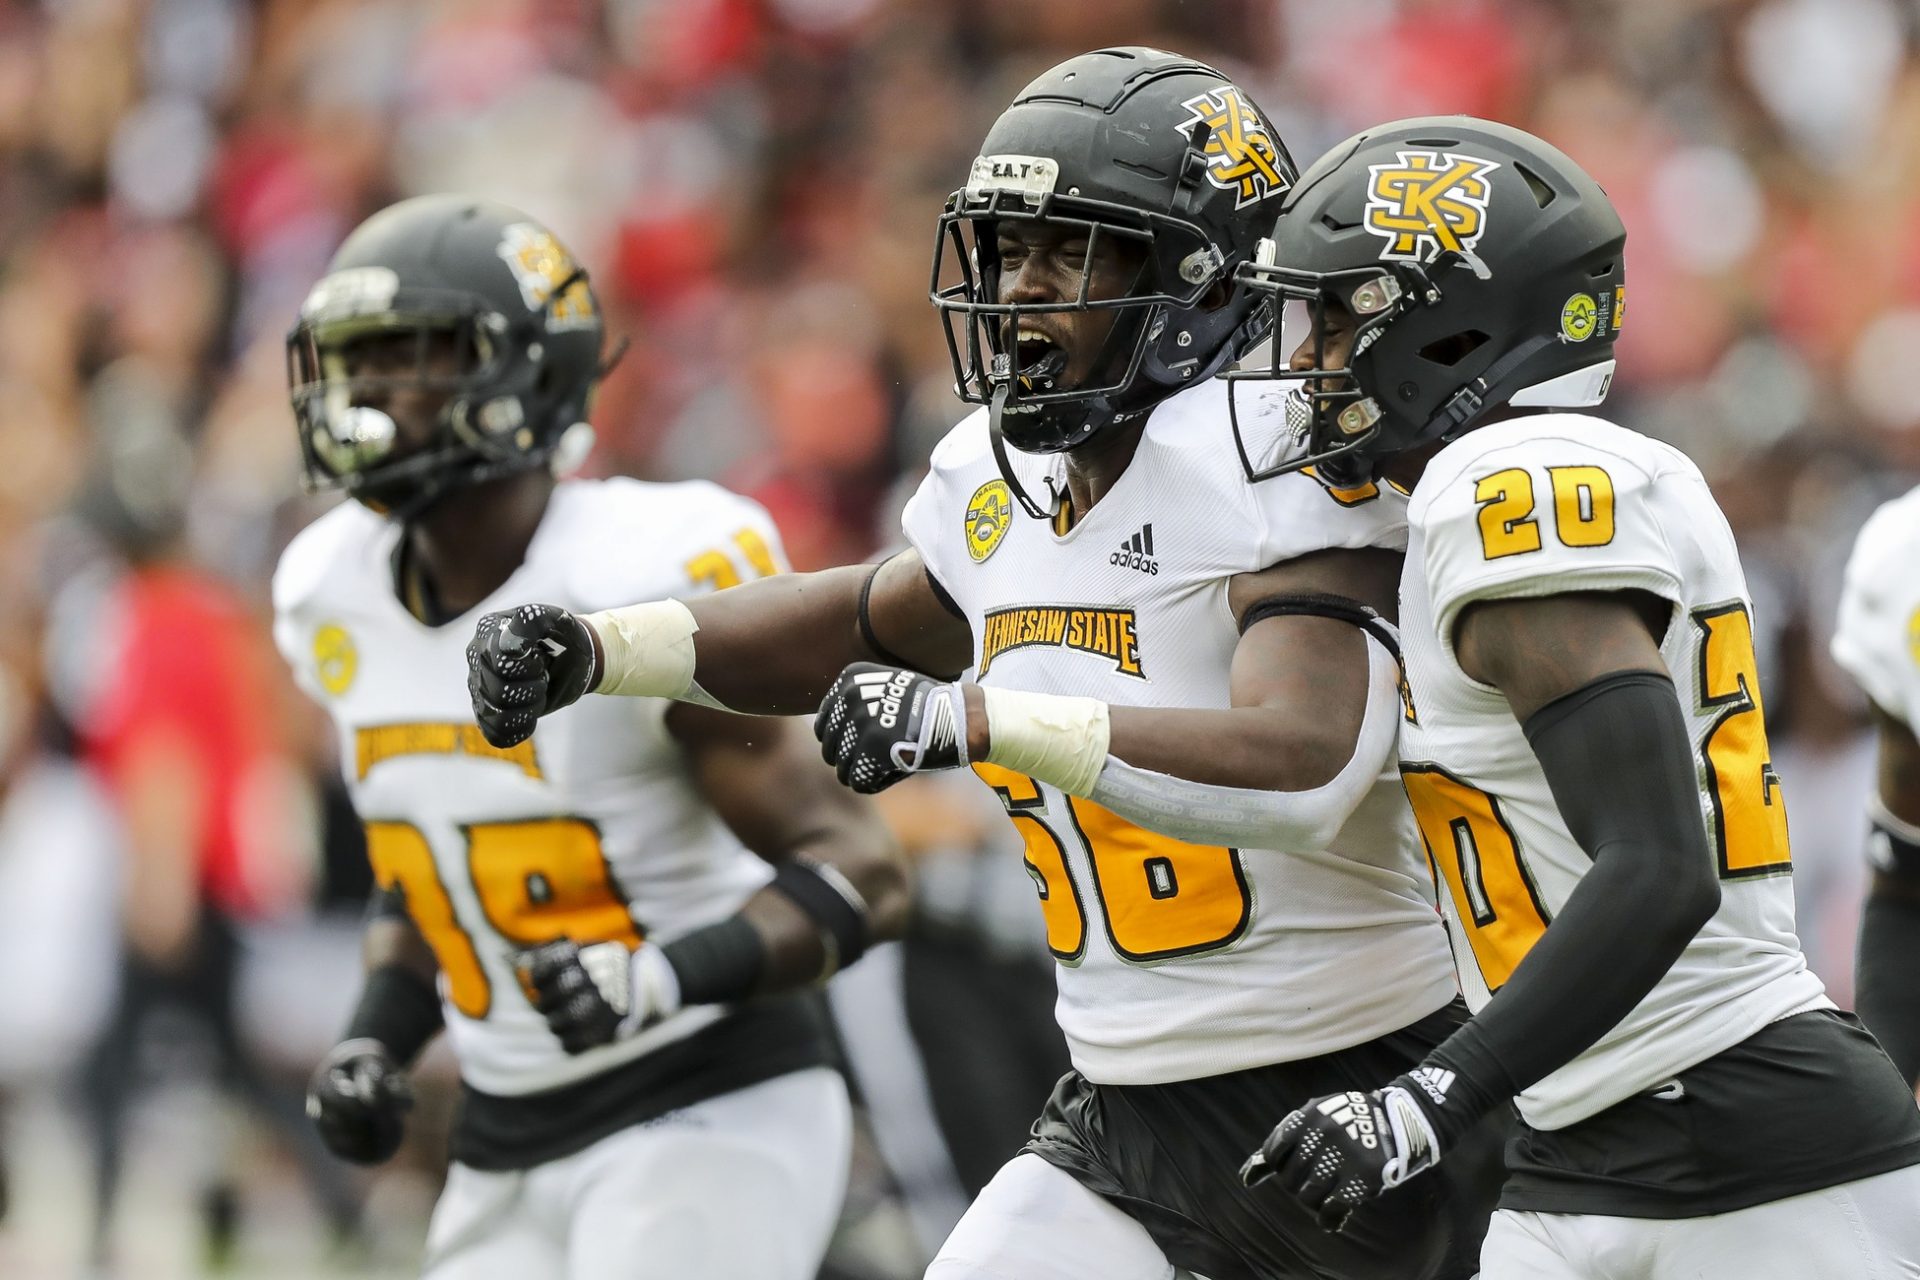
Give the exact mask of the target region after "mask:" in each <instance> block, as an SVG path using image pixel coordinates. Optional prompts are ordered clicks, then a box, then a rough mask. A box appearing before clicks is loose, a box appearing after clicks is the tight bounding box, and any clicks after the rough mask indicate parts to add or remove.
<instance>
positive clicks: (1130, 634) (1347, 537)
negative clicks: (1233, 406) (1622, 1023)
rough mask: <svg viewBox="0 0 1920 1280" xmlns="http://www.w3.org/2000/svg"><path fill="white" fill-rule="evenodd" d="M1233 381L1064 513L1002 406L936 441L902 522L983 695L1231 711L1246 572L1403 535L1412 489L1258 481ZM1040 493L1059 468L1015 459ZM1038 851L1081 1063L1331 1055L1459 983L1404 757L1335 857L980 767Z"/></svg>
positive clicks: (1427, 1009) (1166, 419)
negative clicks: (966, 638)
mask: <svg viewBox="0 0 1920 1280" xmlns="http://www.w3.org/2000/svg"><path fill="white" fill-rule="evenodd" d="M1226 395H1227V384H1226V383H1224V382H1220V381H1212V380H1209V381H1207V382H1204V383H1201V384H1199V385H1197V386H1195V387H1193V388H1191V389H1189V390H1185V391H1182V392H1180V393H1179V394H1177V395H1175V396H1174V397H1172V398H1171V399H1169V400H1167V401H1166V402H1165V403H1163V404H1162V405H1161V406H1160V407H1159V408H1157V409H1156V410H1155V411H1154V413H1153V415H1152V417H1151V418H1150V419H1149V420H1148V423H1147V427H1146V432H1145V436H1144V438H1143V439H1142V440H1141V442H1140V446H1139V451H1138V453H1136V454H1135V455H1134V458H1133V461H1132V463H1131V464H1130V465H1129V466H1128V467H1127V470H1126V472H1125V473H1124V474H1123V475H1122V476H1121V477H1120V480H1119V483H1118V484H1116V485H1115V486H1114V488H1113V490H1112V491H1111V492H1110V493H1108V494H1107V495H1106V496H1105V497H1103V498H1102V499H1101V500H1100V501H1099V503H1098V504H1097V505H1095V506H1094V507H1093V509H1092V510H1090V511H1088V512H1085V513H1084V514H1083V515H1082V516H1081V518H1080V519H1079V521H1078V522H1077V523H1075V524H1074V525H1073V527H1072V528H1071V529H1068V530H1066V531H1064V532H1061V531H1059V530H1058V529H1057V528H1056V527H1055V526H1054V524H1052V523H1051V522H1048V521H1045V520H1036V519H1033V518H1030V517H1029V516H1027V515H1026V514H1025V513H1024V512H1023V511H1021V510H1020V509H1019V507H1018V506H1017V505H1016V503H1015V500H1014V498H1013V496H1012V495H1011V493H1010V492H1009V491H1008V487H1007V485H1006V482H1005V481H1004V480H1002V479H1001V476H1000V472H999V470H998V469H997V468H996V466H995V463H994V459H993V453H992V450H991V448H990V447H989V443H988V436H987V424H986V415H985V413H984V411H983V412H981V413H977V414H975V415H974V416H972V417H971V418H969V419H967V420H966V421H965V422H963V423H961V424H960V425H959V426H957V427H955V428H954V429H953V431H952V433H951V434H949V435H948V436H947V438H946V439H945V440H944V441H942V442H941V444H940V446H939V447H938V448H937V449H935V450H934V454H933V461H932V472H931V474H930V475H928V477H927V478H926V480H925V481H924V482H923V483H922V485H921V487H920V490H919V492H918V493H916V494H915V495H914V497H913V500H912V501H911V502H910V503H909V504H908V506H907V509H906V512H905V515H904V517H903V523H904V524H905V527H906V532H907V536H908V538H909V539H911V541H912V543H913V545H914V546H915V547H916V548H917V549H918V550H919V552H920V554H921V555H922V556H923V557H924V558H925V560H926V563H927V565H928V567H929V568H930V569H931V570H932V572H933V575H934V577H935V578H937V579H938V580H939V582H940V584H941V585H942V586H943V587H945V588H946V589H947V590H948V591H949V592H950V593H951V594H952V595H953V597H954V599H955V601H956V602H958V604H959V605H960V607H961V608H962V609H963V610H964V611H965V613H966V617H967V622H968V624H969V625H970V626H971V627H972V628H973V638H974V643H975V645H976V646H977V648H976V651H975V654H974V658H975V661H974V673H975V678H976V679H977V680H978V681H979V682H980V683H981V684H983V685H990V686H1001V687H1006V688H1013V689H1024V690H1031V691H1036V692H1042V693H1059V694H1079V695H1084V696H1089V697H1095V698H1100V699H1102V700H1104V701H1106V702H1108V703H1112V704H1115V705H1121V706H1148V707H1190V708H1225V707H1227V706H1228V705H1230V698H1229V693H1230V690H1229V683H1228V673H1229V668H1230V666H1231V663H1232V660H1233V651H1234V647H1235V645H1236V644H1237V643H1238V641H1239V631H1238V628H1237V627H1236V626H1235V624H1234V619H1233V614H1232V612H1231V610H1230V609H1229V608H1228V604H1227V584H1228V582H1229V580H1230V579H1232V578H1233V577H1234V576H1235V575H1237V574H1241V573H1246V572H1250V571H1253V570H1257V569H1263V568H1267V567H1269V566H1271V565H1274V564H1277V563H1279V562H1281V561H1284V560H1289V559H1292V558H1294V557H1297V556H1300V555H1303V554H1306V553H1308V552H1312V551H1319V550H1323V549H1327V548H1334V547H1346V548H1357V547H1387V548H1391V549H1393V550H1396V551H1397V550H1399V549H1400V548H1401V547H1402V546H1403V545H1404V541H1405V537H1406V527H1405V506H1406V503H1405V498H1404V497H1403V496H1402V495H1400V494H1398V493H1396V492H1394V491H1393V490H1391V489H1379V488H1375V487H1373V486H1368V487H1367V488H1366V489H1365V490H1360V491H1346V492H1342V493H1335V492H1332V491H1330V490H1328V489H1327V488H1324V487H1323V486H1322V485H1321V484H1320V483H1319V482H1317V481H1316V480H1314V479H1312V478H1310V477H1308V476H1305V475H1292V476H1286V477H1282V478H1279V479H1275V480H1271V481H1267V482H1265V483H1262V484H1258V485H1252V484H1249V483H1248V482H1247V480H1246V478H1245V476H1244V475H1243V474H1242V471H1241V467H1240V463H1239V461H1238V458H1237V455H1236V453H1235V450H1234V444H1233V439H1232V437H1231V435H1230V433H1229V431H1228V421H1227V408H1226ZM1011 457H1012V460H1013V466H1014V467H1015V469H1016V474H1017V475H1018V476H1019V478H1020V481H1021V483H1022V485H1023V486H1024V487H1025V488H1026V489H1027V490H1028V492H1029V493H1032V494H1035V495H1045V494H1047V493H1048V487H1047V477H1048V476H1052V477H1054V478H1055V479H1056V480H1059V479H1060V478H1061V477H1062V475H1063V474H1064V472H1063V468H1064V461H1063V460H1062V459H1059V458H1049V457H1040V456H1032V455H1025V454H1020V453H1013V454H1012V455H1011ZM977 771H978V772H979V773H980V775H981V777H982V778H983V779H985V781H986V782H987V784H988V785H989V786H991V787H993V788H994V790H995V791H997V792H998V793H999V795H1000V798H1001V801H1002V803H1003V804H1004V805H1005V806H1006V809H1007V812H1008V813H1009V814H1010V815H1011V817H1012V819H1013V822H1014V825H1015V827H1016V828H1018V829H1019V831H1020V833H1021V835H1022V837H1023V838H1024V840H1025V844H1026V865H1027V870H1028V873H1029V874H1030V875H1031V876H1032V878H1033V881H1034V885H1035V887H1036V889H1037V891H1038V894H1039V897H1040V909H1041V912H1042V914H1043V915H1044V917H1045V920H1046V927H1047V941H1048V946H1049V948H1050V949H1051V951H1052V952H1053V954H1054V956H1055V957H1056V958H1057V959H1058V961H1059V1002H1058V1006H1057V1015H1058V1018H1059V1022H1060V1028H1061V1030H1062V1031H1064V1032H1065V1033H1066V1038H1067V1044H1068V1047H1069V1049H1070V1050H1071V1052H1072V1056H1073V1062H1074V1066H1075V1067H1077V1068H1078V1069H1079V1070H1080V1071H1081V1073H1082V1074H1084V1075H1085V1076H1086V1077H1087V1078H1088V1079H1089V1080H1093V1081H1095V1082H1099V1083H1106V1084H1158V1083H1165V1082H1169V1081H1177V1080H1191V1079H1196V1078H1199V1077H1202V1076H1210V1075H1216V1074H1219V1073H1221V1072H1227V1071H1237V1070H1241V1069H1244V1068H1248V1067H1254V1066H1261V1065H1265V1064H1269V1063H1274V1062H1282V1061H1291V1060H1296V1059H1301V1058H1308V1057H1314V1056H1317V1055H1319V1054H1324V1053H1331V1052H1334V1051H1335V1050H1339V1049H1344V1048H1348V1047H1350V1046H1352V1045H1355V1044H1359V1043H1362V1042H1364V1041H1367V1040H1371V1039H1374V1038H1376V1037H1379V1036H1381V1035H1385V1034H1387V1033H1388V1032H1391V1031H1395V1030H1398V1029H1399V1028H1401V1027H1404V1026H1406V1025H1407V1024H1409V1023H1412V1022H1414V1021H1416V1020H1418V1019H1419V1018H1421V1017H1424V1016H1425V1015H1427V1014H1429V1013H1432V1012H1433V1011H1434V1010H1436V1009H1438V1008H1440V1007H1441V1006H1443V1005H1445V1004H1446V1003H1447V1002H1448V1001H1449V1000H1451V999H1452V998H1453V997H1454V995H1455V994H1456V991H1455V986H1454V980H1453V974H1452V972H1451V969H1450V966H1449V965H1448V962H1447V951H1446V939H1445V937H1444V935H1443V931H1442V929H1441V927H1440V924H1439V919H1438V917H1437V915H1436V914H1435V911H1434V907H1433V902H1432V898H1431V887H1430V885H1429V884H1428V883H1427V879H1428V878H1427V874H1426V870H1425V868H1424V867H1422V866H1421V865H1420V859H1419V853H1418V852H1417V845H1416V844H1415V842H1414V840H1413V836H1412V830H1411V826H1410V822H1409V817H1408V813H1407V809H1406V802H1405V799H1404V798H1403V797H1402V796H1401V795H1400V788H1399V786H1398V784H1397V782H1396V780H1395V778H1394V774H1393V768H1392V762H1391V761H1389V762H1388V763H1387V766H1386V768H1385V769H1383V771H1382V774H1381V777H1380V779H1379V781H1378V783H1377V784H1376V785H1375V787H1374V788H1373V791H1372V793H1371V794H1370V796H1369V797H1368V799H1366V800H1365V801H1363V802H1362V804H1361V806H1360V808H1359V809H1358V811H1356V812H1355V814H1354V815H1353V817H1352V819H1351V820H1350V821H1349V822H1348V823H1347V825H1346V827H1345V829H1344V830H1342V832H1341V833H1340V837H1339V839H1338V840H1336V841H1334V843H1333V847H1332V848H1329V849H1308V850H1287V851H1284V852H1283V851H1276V850H1268V849H1231V848H1223V847H1203V846H1199V845H1192V844H1185V843H1182V842H1180V841H1177V840H1173V839H1169V838H1167V837H1165V836H1160V835H1156V834H1154V833H1152V832H1149V831H1146V830H1143V829H1141V828H1140V827H1137V826H1135V825H1134V824H1132V823H1131V822H1128V821H1126V820H1125V819H1123V818H1121V817H1119V816H1118V815H1116V814H1114V813H1112V812H1110V811H1108V810H1107V809H1105V808H1103V807H1101V806H1100V805H1097V804H1094V803H1092V802H1091V801H1088V800H1083V799H1074V798H1070V797H1068V796H1066V795H1065V794H1063V793H1062V792H1061V791H1059V790H1058V789H1057V788H1054V787H1052V786H1049V785H1047V784H1045V783H1036V782H1035V781H1034V780H1032V779H1030V778H1028V777H1025V776H1023V775H1020V774H1015V773H1012V772H1011V771H1009V770H1006V769H1002V768H999V767H997V766H992V765H980V766H977Z"/></svg>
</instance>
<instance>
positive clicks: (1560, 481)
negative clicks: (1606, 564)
mask: <svg viewBox="0 0 1920 1280" xmlns="http://www.w3.org/2000/svg"><path fill="white" fill-rule="evenodd" d="M1547 475H1548V477H1549V478H1550V479H1551V480H1552V481H1553V527H1554V531H1555V532H1556V533H1558V534H1559V535H1560V541H1561V542H1563V543H1565V544H1566V545H1567V546H1569V547H1604V546H1606V545H1607V544H1608V543H1609V542H1612V541H1613V477H1612V476H1610V475H1608V474H1607V473H1606V472H1605V471H1604V470H1603V469H1601V468H1600V467H1548V468H1547Z"/></svg>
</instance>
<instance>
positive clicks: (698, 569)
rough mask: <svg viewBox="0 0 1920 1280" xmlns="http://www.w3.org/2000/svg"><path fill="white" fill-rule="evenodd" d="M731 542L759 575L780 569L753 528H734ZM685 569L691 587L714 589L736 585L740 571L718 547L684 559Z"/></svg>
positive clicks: (768, 575) (738, 581) (724, 588)
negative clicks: (686, 559) (687, 559)
mask: <svg viewBox="0 0 1920 1280" xmlns="http://www.w3.org/2000/svg"><path fill="white" fill-rule="evenodd" d="M733 545H734V546H735V548H737V549H738V550H739V552H740V554H741V555H742V556H745V557H746V561H747V564H748V565H749V566H751V567H752V569H753V571H754V573H755V574H756V575H758V576H759V577H762V578H771V577H772V576H773V575H774V574H776V573H778V572H780V566H779V565H778V564H776V563H774V559H773V548H771V547H769V546H768V545H767V540H766V539H765V538H763V537H761V536H760V535H759V534H758V533H756V532H755V531H754V530H752V529H738V530H735V531H734V534H733ZM686 570H687V577H688V578H689V579H690V580H691V581H692V582H693V584H694V585H695V586H708V587H711V588H713V589H714V590H715V591H725V590H726V589H727V588H728V587H737V586H739V585H740V581H741V579H740V570H739V569H738V568H737V567H736V566H735V564H734V560H733V557H732V556H730V555H728V554H727V553H726V552H725V551H723V550H721V549H720V548H718V547H715V548H713V549H712V550H711V551H702V552H701V553H700V554H699V555H697V556H695V557H694V558H693V559H691V560H689V561H687V564H686Z"/></svg>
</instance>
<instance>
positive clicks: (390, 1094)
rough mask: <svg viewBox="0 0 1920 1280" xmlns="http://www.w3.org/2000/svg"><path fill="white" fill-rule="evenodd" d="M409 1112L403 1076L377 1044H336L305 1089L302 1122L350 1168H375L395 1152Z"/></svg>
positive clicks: (409, 1092)
mask: <svg viewBox="0 0 1920 1280" xmlns="http://www.w3.org/2000/svg"><path fill="white" fill-rule="evenodd" d="M412 1109H413V1086H412V1085H411V1084H409V1083H408V1082H407V1073H406V1071H405V1070H404V1069H402V1068H401V1066H400V1064H399V1063H397V1062H395V1061H394V1060H393V1057H392V1055H391V1054H389V1053H388V1052H387V1047H386V1046H385V1045H383V1044H381V1043H380V1042H379V1041H378V1040H346V1041H342V1042H341V1043H340V1044H337V1045H335V1046H334V1047H333V1052H331V1053H329V1054H328V1055H327V1056H326V1059H325V1061H323V1062H321V1064H320V1066H319V1069H318V1070H316V1071H315V1072H314V1073H313V1079H312V1081H311V1082H310V1083H309V1084H308V1085H307V1118H308V1119H309V1120H311V1121H313V1127H314V1128H316V1129H318V1130H319V1131H320V1140H321V1141H322V1142H324V1143H326V1144H327V1150H329V1151H331V1152H333V1154H335V1155H337V1156H339V1157H340V1158H341V1159H343V1160H351V1161H353V1162H354V1163H355V1164H378V1163H380V1162H381V1161H382V1160H385V1159H387V1158H388V1157H389V1156H391V1155H392V1154H393V1153H394V1152H395V1151H398V1150H399V1149H400V1139H401V1138H402V1137H403V1136H405V1134H406V1128H407V1126H406V1114H407V1112H408V1111H410V1110H412Z"/></svg>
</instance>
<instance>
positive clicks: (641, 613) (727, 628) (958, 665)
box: [467, 550, 972, 746]
mask: <svg viewBox="0 0 1920 1280" xmlns="http://www.w3.org/2000/svg"><path fill="white" fill-rule="evenodd" d="M696 637H697V639H696ZM971 649H972V633H971V631H970V630H969V629H968V627H967V624H966V621H965V620H964V619H963V618H961V617H960V616H958V615H957V614H955V613H954V612H952V611H951V610H950V609H949V608H948V607H947V606H946V605H945V604H944V603H943V602H942V601H941V599H940V597H939V594H938V592H937V591H936V589H935V587H934V584H933V580H932V579H931V578H930V577H929V576H928V574H927V570H926V566H925V564H924V563H923V562H922V561H921V559H920V556H919V553H918V552H915V551H910V550H909V551H904V552H901V553H900V554H899V555H896V556H894V557H893V558H892V559H890V560H887V561H885V562H884V563H882V564H880V565H877V566H876V565H844V566H841V567H839V568H834V569H823V570H820V571H819V572H816V573H792V574H780V575H777V576H775V577H769V578H763V579H760V580H758V581H755V582H750V583H746V584H743V585H741V586H738V587H734V588H731V589H730V590H727V591H724V592H718V593H715V594H713V595H710V596H702V597H699V598H697V599H695V600H693V601H690V602H682V601H679V600H661V601H654V602H649V603H646V604H638V605H631V606H628V607H626V608H622V609H609V610H605V611H603V612H600V613H596V614H590V615H586V616H580V615H575V614H572V613H568V612H567V611H566V610H564V609H561V608H559V607H557V606H554V605H523V606H521V607H520V608H518V609H513V610H509V611H506V612H502V613H491V614H488V615H487V616H486V617H484V618H482V619H481V620H480V623H479V625H478V627H477V628H476V629H475V632H474V639H473V643H472V644H471V645H470V646H469V647H468V649H467V663H468V669H469V674H468V688H469V690H470V691H471V693H472V695H473V711H474V717H475V719H476V720H478V721H479V723H480V727H481V729H482V731H483V732H484V733H485V734H486V736H487V740H488V741H489V742H492V743H493V744H494V745H496V746H511V745H513V744H515V743H518V742H523V741H525V740H526V738H527V737H528V736H529V735H530V734H532V732H533V728H534V725H535V723H536V722H537V721H538V719H539V717H541V716H544V715H547V714H549V713H551V712H554V711H558V710H559V709H560V708H561V707H564V706H568V705H570V704H571V703H573V702H575V701H576V700H578V699H579V698H580V697H581V696H582V695H584V694H587V693H604V694H618V695H627V696H634V697H658V698H674V699H679V700H682V701H688V702H695V703H700V704H703V705H706V706H709V707H714V708H718V709H722V710H727V711H738V712H743V713H746V714H750V715H796V714H800V713H803V712H811V711H813V710H814V708H816V707H817V706H819V704H820V698H821V696H822V695H823V694H825V693H826V691H827V689H828V688H829V687H831V686H832V684H833V681H834V679H835V677H837V676H838V675H839V674H840V672H841V671H842V670H843V669H844V668H845V667H847V666H848V664H850V663H855V662H874V661H885V662H893V663H898V664H900V665H904V666H911V667H913V668H914V669H916V670H923V671H930V672H934V673H939V674H945V675H948V676H951V675H953V674H955V673H957V672H959V671H960V670H961V669H962V668H964V667H965V666H966V665H967V663H968V662H969V661H970V658H969V654H970V652H971Z"/></svg>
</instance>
